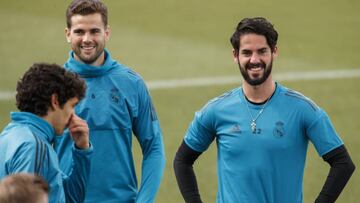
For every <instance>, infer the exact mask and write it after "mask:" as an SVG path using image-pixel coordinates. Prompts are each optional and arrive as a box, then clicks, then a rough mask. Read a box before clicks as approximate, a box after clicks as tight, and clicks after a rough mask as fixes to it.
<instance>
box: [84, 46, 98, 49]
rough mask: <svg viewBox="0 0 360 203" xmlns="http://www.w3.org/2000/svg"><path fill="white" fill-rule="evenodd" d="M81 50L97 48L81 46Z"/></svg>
mask: <svg viewBox="0 0 360 203" xmlns="http://www.w3.org/2000/svg"><path fill="white" fill-rule="evenodd" d="M81 48H82V49H87V50H89V49H93V48H95V46H81Z"/></svg>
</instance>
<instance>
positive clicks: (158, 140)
mask: <svg viewBox="0 0 360 203" xmlns="http://www.w3.org/2000/svg"><path fill="white" fill-rule="evenodd" d="M139 86H140V95H139V96H140V98H139V107H138V114H137V115H138V116H137V117H136V118H135V120H134V123H133V131H134V134H135V136H136V137H137V139H138V141H139V143H140V146H141V150H142V154H143V160H142V174H141V185H140V190H139V193H138V195H137V197H136V202H141V203H142V202H154V199H155V196H156V193H157V191H158V189H159V186H160V182H161V179H162V176H163V172H164V168H165V152H164V144H163V140H162V133H161V129H160V125H159V121H158V118H157V115H156V112H155V109H154V107H153V105H152V102H151V98H150V95H149V94H148V92H147V89H146V87H145V85H139Z"/></svg>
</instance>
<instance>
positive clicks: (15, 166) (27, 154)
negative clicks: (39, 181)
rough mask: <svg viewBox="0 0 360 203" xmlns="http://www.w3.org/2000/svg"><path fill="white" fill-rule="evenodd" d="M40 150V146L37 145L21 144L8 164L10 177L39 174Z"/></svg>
mask: <svg viewBox="0 0 360 203" xmlns="http://www.w3.org/2000/svg"><path fill="white" fill-rule="evenodd" d="M39 149H40V146H38V145H37V144H35V143H31V142H25V143H23V144H21V145H20V146H19V147H18V148H17V149H16V151H15V153H14V155H13V156H12V158H11V159H9V160H8V161H7V163H6V169H7V171H8V173H9V175H10V174H15V173H21V172H26V173H34V174H35V173H36V174H38V173H39V170H40V168H39V167H40V165H39V164H40V158H41V154H40V150H39Z"/></svg>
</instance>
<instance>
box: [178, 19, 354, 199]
mask: <svg viewBox="0 0 360 203" xmlns="http://www.w3.org/2000/svg"><path fill="white" fill-rule="evenodd" d="M277 38H278V34H277V32H276V30H275V29H274V27H273V25H272V24H271V23H270V22H269V21H267V20H266V19H265V18H262V17H256V18H245V19H243V20H242V21H241V22H240V23H239V24H238V26H237V28H236V30H235V32H234V34H233V35H232V37H231V39H230V41H231V44H232V46H233V48H234V49H233V58H234V61H235V63H236V64H238V66H239V69H240V72H241V74H242V76H243V78H244V81H243V84H242V87H239V88H235V89H233V90H231V91H229V92H227V93H225V94H223V95H222V96H220V97H217V98H215V99H213V100H211V101H209V102H208V104H207V105H205V106H204V107H203V108H202V109H201V110H200V111H198V112H197V113H196V114H195V118H194V120H193V121H192V123H191V124H190V126H189V128H188V131H187V133H186V135H185V138H184V141H183V142H182V144H181V146H180V147H179V149H178V151H177V153H176V156H175V159H174V169H175V174H176V178H177V181H178V185H179V188H180V191H181V193H182V195H183V197H184V199H185V201H186V202H201V198H200V194H199V190H198V187H197V183H196V177H195V173H194V171H193V168H192V165H193V163H194V162H195V160H196V159H197V158H198V156H200V155H201V153H202V152H204V151H205V150H206V149H207V148H208V147H209V145H210V144H211V143H212V141H213V140H214V139H216V144H217V150H218V194H217V202H219V203H220V202H224V203H232V202H234V203H265V202H266V203H290V202H291V203H300V202H302V201H303V199H302V181H303V173H304V165H305V158H306V151H307V146H308V142H309V141H311V142H312V143H313V144H314V146H315V148H316V150H317V152H318V154H319V155H320V156H322V157H323V159H324V160H325V161H326V162H328V163H329V164H330V166H331V169H330V172H329V175H328V177H327V179H326V182H325V184H324V187H323V188H322V190H321V192H320V194H319V196H318V197H317V199H316V200H315V202H317V203H331V202H334V201H335V200H336V199H337V197H338V196H339V195H340V193H341V191H342V189H343V188H344V187H345V185H346V183H347V181H348V180H349V178H350V176H351V175H352V173H353V171H354V169H355V166H354V164H353V162H352V161H351V159H350V156H349V154H348V153H347V151H346V149H345V146H344V144H343V142H342V140H341V139H340V138H339V136H338V135H337V133H336V132H335V129H334V128H333V126H332V124H331V122H330V120H329V118H328V116H327V114H326V113H325V112H324V110H322V109H321V108H319V107H318V106H317V105H316V104H314V103H313V102H312V101H311V100H310V99H308V98H307V97H305V96H303V95H302V94H300V93H298V92H296V91H293V90H291V89H288V88H286V87H284V86H282V85H281V84H279V83H277V82H275V81H274V80H273V79H272V74H271V69H272V64H273V60H274V58H275V57H276V56H277V53H278V48H277V45H276V44H277Z"/></svg>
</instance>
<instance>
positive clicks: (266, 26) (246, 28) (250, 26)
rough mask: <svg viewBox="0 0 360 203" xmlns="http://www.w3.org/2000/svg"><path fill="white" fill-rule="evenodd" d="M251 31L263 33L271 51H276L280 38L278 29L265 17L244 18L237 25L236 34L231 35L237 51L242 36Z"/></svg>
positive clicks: (231, 40)
mask: <svg viewBox="0 0 360 203" xmlns="http://www.w3.org/2000/svg"><path fill="white" fill-rule="evenodd" d="M250 33H254V34H258V35H263V36H264V37H265V38H266V42H267V44H268V45H269V47H270V49H271V51H272V52H273V51H274V49H275V46H276V43H277V39H278V33H277V31H276V30H275V29H274V26H273V25H272V24H271V23H270V22H269V21H268V20H266V19H265V18H263V17H255V18H244V19H242V20H241V21H240V22H239V24H238V25H237V27H236V30H235V32H234V34H233V35H232V36H231V38H230V42H231V44H232V46H233V48H234V50H235V51H236V52H238V51H239V48H240V37H241V36H242V35H244V34H250Z"/></svg>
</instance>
